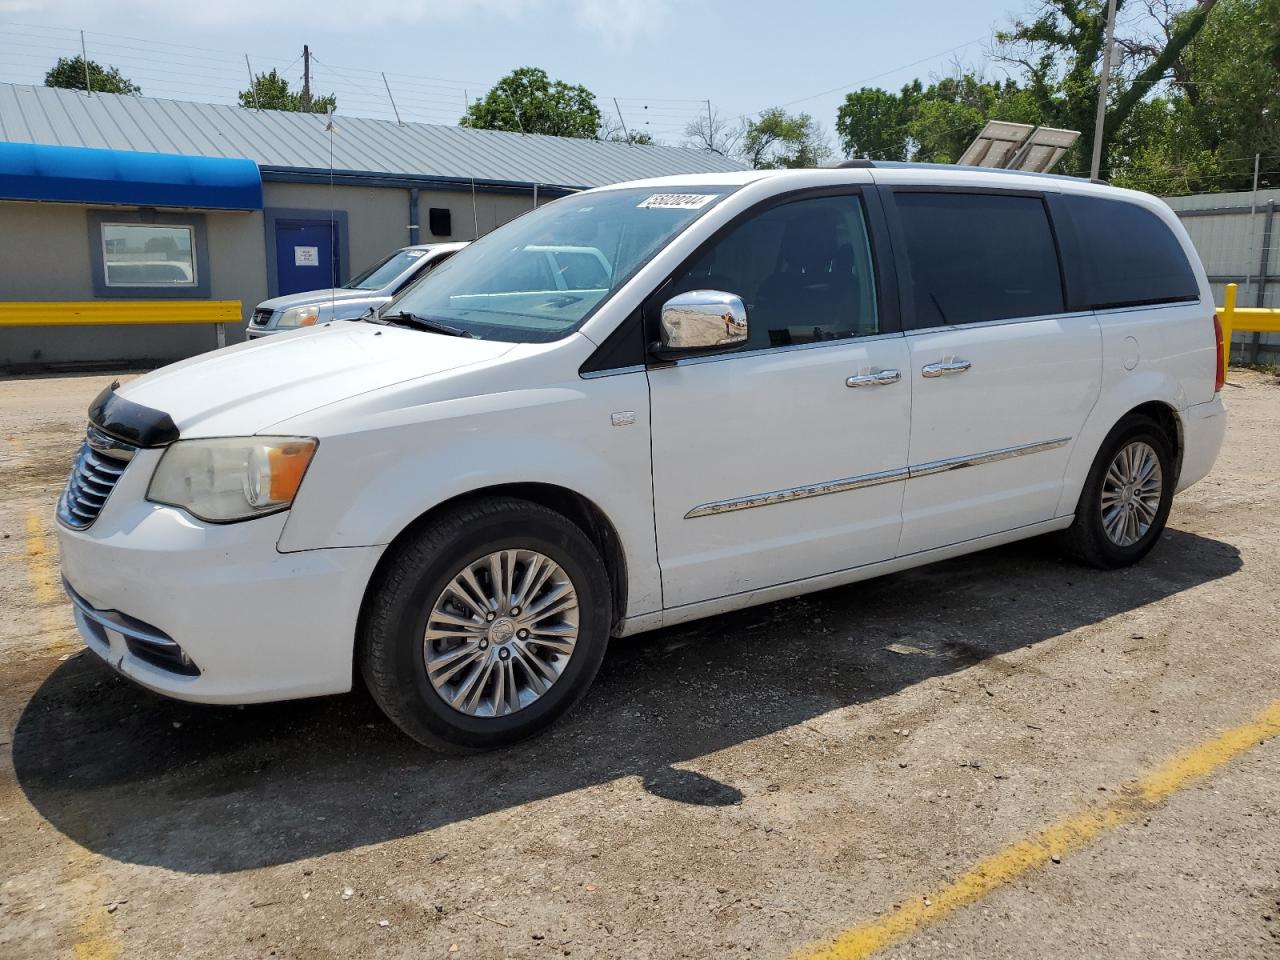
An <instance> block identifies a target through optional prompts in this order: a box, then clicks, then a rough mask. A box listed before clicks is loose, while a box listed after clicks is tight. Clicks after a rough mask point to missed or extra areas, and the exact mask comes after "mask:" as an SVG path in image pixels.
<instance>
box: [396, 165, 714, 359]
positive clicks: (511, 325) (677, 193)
mask: <svg viewBox="0 0 1280 960" xmlns="http://www.w3.org/2000/svg"><path fill="white" fill-rule="evenodd" d="M735 189H736V188H735V187H724V186H716V187H709V186H697V187H687V188H684V187H681V188H676V187H668V188H666V190H664V191H657V190H654V189H652V188H647V187H646V188H639V187H635V188H633V187H626V188H623V189H619V190H604V191H600V192H598V193H580V194H575V195H573V196H570V197H565V198H563V199H561V200H556V201H555V202H553V203H549V204H547V205H546V206H542V207H538V208H537V209H536V210H531V211H530V212H529V213H526V214H524V215H523V216H521V217H519V218H518V219H516V220H513V221H511V222H510V223H507V224H505V225H503V226H501V227H499V228H498V229H497V230H495V231H493V232H492V233H490V234H488V235H487V236H485V237H482V238H481V239H479V240H477V241H476V242H475V243H473V244H471V245H470V246H468V247H467V248H466V249H464V250H462V251H461V252H459V253H457V254H455V255H454V256H453V258H452V259H450V260H449V261H448V262H447V263H445V264H443V265H441V266H439V267H437V268H436V269H434V270H432V271H431V273H429V274H428V275H427V276H426V277H425V278H424V279H422V280H421V281H419V282H418V283H417V284H415V285H414V286H412V287H410V288H409V289H408V290H407V291H405V293H404V294H403V295H401V296H400V297H399V298H398V299H396V300H393V301H392V302H391V303H390V304H389V305H388V306H386V307H384V308H383V309H382V311H381V315H382V316H383V317H386V318H392V317H394V316H395V315H397V314H412V315H414V316H416V317H419V318H421V319H423V320H426V321H434V322H436V323H437V324H447V325H448V326H450V327H453V328H456V329H457V330H460V331H462V332H463V333H464V334H465V335H469V336H473V337H478V338H481V339H485V340H506V341H511V342H517V343H541V342H546V341H549V340H558V339H560V338H561V337H563V336H565V335H567V334H569V333H570V332H572V331H573V330H575V329H577V328H578V326H579V325H580V324H581V323H582V322H583V321H584V320H585V319H586V318H587V317H588V316H589V315H590V314H591V312H592V310H594V309H595V307H596V306H597V305H599V304H600V303H602V302H603V301H604V300H605V299H607V298H608V297H609V295H610V294H612V293H613V292H614V291H615V290H617V289H618V288H619V287H620V286H622V284H623V283H625V282H626V281H627V280H628V279H629V278H630V277H631V276H632V275H633V274H634V273H635V272H636V271H637V270H639V269H640V267H642V266H643V265H644V264H645V263H646V262H647V261H648V260H649V258H650V257H652V256H653V255H654V254H656V253H657V252H658V251H659V250H660V249H662V247H663V246H665V245H666V244H667V243H668V242H670V241H671V239H672V238H673V237H675V236H676V235H677V234H679V233H680V232H681V231H682V230H684V229H685V228H686V227H687V226H689V224H691V223H693V221H694V220H696V219H697V218H698V217H700V216H702V214H704V213H706V212H707V211H708V210H710V209H711V208H712V207H713V206H715V205H716V204H717V203H719V202H720V201H721V200H722V199H724V197H726V196H728V195H729V194H730V193H731V192H733V190H735Z"/></svg>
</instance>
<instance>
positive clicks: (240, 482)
mask: <svg viewBox="0 0 1280 960" xmlns="http://www.w3.org/2000/svg"><path fill="white" fill-rule="evenodd" d="M315 452H316V441H315V440H313V439H311V438H309V437H222V438H219V439H217V440H179V441H178V442H177V443H175V444H173V445H172V446H171V447H169V449H168V450H166V451H165V452H164V456H162V457H161V458H160V463H159V465H158V466H157V467H156V472H155V474H154V476H152V478H151V486H150V487H149V488H148V489H147V499H148V500H150V501H152V502H153V503H167V504H169V505H170V506H174V507H181V508H182V509H184V510H186V511H187V512H188V513H190V514H192V515H193V516H196V517H199V518H200V519H201V520H210V521H213V522H215V523H226V522H227V521H231V520H248V519H249V518H250V517H259V516H263V515H264V514H268V513H275V512H276V511H277V510H285V509H288V507H289V505H290V504H291V503H293V498H294V497H295V496H297V494H298V487H299V486H301V485H302V477H303V475H304V474H305V473H306V472H307V466H308V465H309V464H310V463H311V458H312V456H313V455H314V454H315Z"/></svg>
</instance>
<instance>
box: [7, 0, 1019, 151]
mask: <svg viewBox="0 0 1280 960" xmlns="http://www.w3.org/2000/svg"><path fill="white" fill-rule="evenodd" d="M1027 3H1028V0H968V2H957V0H910V2H900V3H884V2H881V3H869V2H847V0H846V2H843V3H841V2H834V0H829V2H807V3H806V2H793V3H789V4H779V3H778V2H777V0H771V2H764V0H747V2H729V0H702V2H693V3H680V2H676V0H447V2H427V0H419V2H417V3H415V2H412V0H360V2H355V3H353V2H350V0H274V2H273V0H198V2H196V3H165V4H157V3H155V2H154V0H97V2H95V3H86V2H84V0H0V81H7V82H19V83H23V82H25V83H39V82H40V81H41V80H42V78H43V74H44V71H45V70H46V69H47V68H48V66H49V65H51V64H52V63H53V61H54V60H56V59H57V56H58V55H59V54H63V55H74V54H76V53H78V52H79V42H80V41H79V33H78V31H79V30H84V31H86V38H87V40H86V42H87V45H88V48H89V56H90V58H91V59H94V60H98V61H100V62H104V63H114V64H117V65H119V66H120V67H121V68H122V69H123V71H124V72H125V73H126V74H127V75H129V76H131V77H133V78H134V79H135V80H136V81H137V82H138V83H140V84H141V86H142V88H143V92H144V93H146V94H148V95H154V96H164V97H170V98H173V99H187V100H208V101H213V102H233V101H234V99H235V95H236V92H237V90H239V89H240V88H242V87H244V86H246V85H247V80H246V74H247V69H246V67H245V65H244V56H243V55H244V54H245V53H248V54H250V62H251V64H252V66H253V69H254V70H266V69H269V68H271V67H272V66H275V67H278V68H279V69H281V70H282V71H287V74H288V76H289V77H290V78H291V79H297V78H298V77H300V76H301V69H302V68H301V64H300V63H297V62H295V61H296V58H297V56H298V54H299V53H300V52H301V48H302V44H303V43H304V42H306V43H308V44H310V46H311V48H312V50H313V52H314V54H315V57H316V63H315V67H314V74H315V83H316V86H317V88H318V89H319V90H320V91H329V90H334V91H336V92H337V93H338V95H339V113H344V112H345V113H354V114H359V115H363V116H380V117H382V116H385V117H388V118H389V117H390V116H391V109H390V106H389V104H388V102H387V97H386V93H385V91H384V89H383V82H382V78H381V76H380V75H379V74H380V73H381V72H384V71H385V72H386V73H387V75H388V79H389V82H390V84H391V88H392V92H393V93H394V94H395V95H396V98H397V101H398V104H399V106H400V110H401V114H402V115H403V116H404V118H405V119H406V120H423V121H428V122H446V123H448V122H454V121H456V119H457V117H458V115H460V114H461V112H462V106H463V100H464V97H465V96H471V97H474V96H475V95H476V94H477V93H481V92H483V91H484V90H485V89H487V87H488V86H489V85H490V84H492V83H493V81H494V80H496V79H497V78H498V77H500V76H502V75H503V74H504V73H506V72H508V71H509V70H511V69H513V68H514V67H517V66H526V65H529V66H540V67H543V68H544V69H546V70H547V71H548V72H549V73H550V74H551V75H552V76H553V77H557V78H561V79H564V80H567V81H570V82H574V83H583V84H586V85H587V86H588V87H589V88H590V89H591V90H592V91H593V92H595V93H596V94H597V95H598V97H599V98H600V105H601V107H602V109H604V108H608V109H612V108H613V100H612V98H613V97H618V98H619V100H620V102H621V105H622V108H623V110H622V112H623V117H624V119H625V120H626V122H627V124H628V125H629V126H630V127H633V128H640V129H647V130H649V131H651V132H652V133H654V134H655V135H656V136H657V137H658V138H659V139H661V140H664V141H666V142H679V139H680V136H681V134H680V131H681V129H682V128H683V126H684V124H685V123H686V122H687V121H688V119H689V118H690V117H691V116H692V115H693V113H694V112H695V111H699V110H705V104H702V103H700V102H699V101H703V100H706V99H710V100H711V101H712V104H713V105H714V107H715V108H716V109H717V110H718V111H720V112H722V113H724V114H726V115H731V116H736V115H738V114H742V113H748V114H750V113H757V112H759V111H760V110H762V109H764V108H766V107H769V106H773V105H779V104H785V105H787V108H788V109H789V110H793V111H798V110H804V111H807V112H809V113H811V114H813V116H814V117H815V118H816V119H818V120H819V121H820V122H821V123H822V124H823V125H824V126H825V127H826V128H827V129H828V131H830V130H831V129H832V127H833V124H834V119H835V112H836V108H837V107H838V106H839V104H840V102H841V100H842V99H843V95H844V92H846V89H845V88H850V87H856V86H860V85H863V84H868V85H877V86H884V87H887V88H890V89H894V88H896V87H897V86H899V85H901V84H902V83H904V82H905V81H907V80H910V79H911V78H913V77H916V76H920V77H925V78H927V77H929V76H930V75H934V74H940V73H946V72H947V71H948V70H949V68H950V65H951V63H952V61H953V60H954V59H956V58H959V59H960V60H961V62H963V63H964V64H965V65H967V66H972V67H976V68H978V69H984V70H985V71H986V72H987V73H988V74H989V75H991V76H1001V75H1003V74H1002V72H1001V71H1000V68H999V67H998V66H995V65H990V64H989V63H988V60H987V53H988V49H989V40H990V36H991V33H992V31H993V29H994V28H995V27H997V26H1001V25H1004V24H1006V23H1007V22H1008V21H1009V19H1010V18H1011V17H1012V16H1013V15H1015V14H1019V13H1022V12H1024V11H1025V10H1026V9H1027ZM833 88H839V89H836V90H835V92H828V93H824V91H831V90H833Z"/></svg>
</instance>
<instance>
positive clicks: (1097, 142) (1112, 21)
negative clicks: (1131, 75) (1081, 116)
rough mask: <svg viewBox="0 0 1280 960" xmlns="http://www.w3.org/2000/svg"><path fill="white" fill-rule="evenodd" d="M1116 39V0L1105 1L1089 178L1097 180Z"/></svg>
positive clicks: (1100, 164)
mask: <svg viewBox="0 0 1280 960" xmlns="http://www.w3.org/2000/svg"><path fill="white" fill-rule="evenodd" d="M1115 38H1116V0H1107V46H1106V51H1105V52H1104V53H1103V54H1102V77H1101V78H1100V80H1099V83H1098V115H1097V117H1096V118H1095V119H1094V121H1093V163H1092V164H1090V165H1089V176H1090V177H1092V178H1093V179H1094V180H1097V179H1098V171H1099V170H1100V169H1101V168H1102V135H1103V130H1104V128H1105V127H1106V124H1107V87H1108V85H1110V83H1111V48H1112V46H1113V45H1114V43H1115Z"/></svg>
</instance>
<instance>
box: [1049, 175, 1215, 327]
mask: <svg viewBox="0 0 1280 960" xmlns="http://www.w3.org/2000/svg"><path fill="white" fill-rule="evenodd" d="M1058 210H1063V211H1064V212H1065V213H1066V214H1067V215H1068V216H1069V217H1070V219H1071V223H1072V225H1073V226H1074V228H1075V234H1076V240H1077V256H1078V257H1079V265H1078V267H1077V268H1076V269H1075V270H1073V272H1072V281H1073V284H1072V286H1073V289H1072V294H1073V296H1072V299H1075V300H1079V301H1080V302H1079V303H1078V304H1073V307H1075V308H1076V309H1081V310H1101V309H1104V308H1106V307H1126V306H1136V305H1138V304H1143V303H1169V302H1172V301H1177V300H1197V299H1199V297H1200V284H1199V283H1198V282H1197V280H1196V275H1195V272H1194V271H1193V270H1192V269H1191V264H1190V263H1189V262H1188V261H1187V255H1186V253H1184V252H1183V249H1182V244H1180V243H1179V242H1178V238H1177V237H1175V236H1174V235H1173V231H1171V230H1170V229H1169V227H1168V226H1167V225H1166V224H1165V222H1164V221H1163V220H1161V219H1160V218H1159V217H1158V216H1156V215H1155V214H1154V213H1152V212H1151V211H1150V210H1147V209H1146V208H1145V207H1140V206H1138V205H1137V204H1136V203H1126V202H1125V201H1123V200H1107V199H1103V198H1101V197H1085V196H1073V195H1071V194H1063V195H1061V196H1059V197H1056V198H1055V199H1054V212H1055V213H1057V211H1058Z"/></svg>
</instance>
